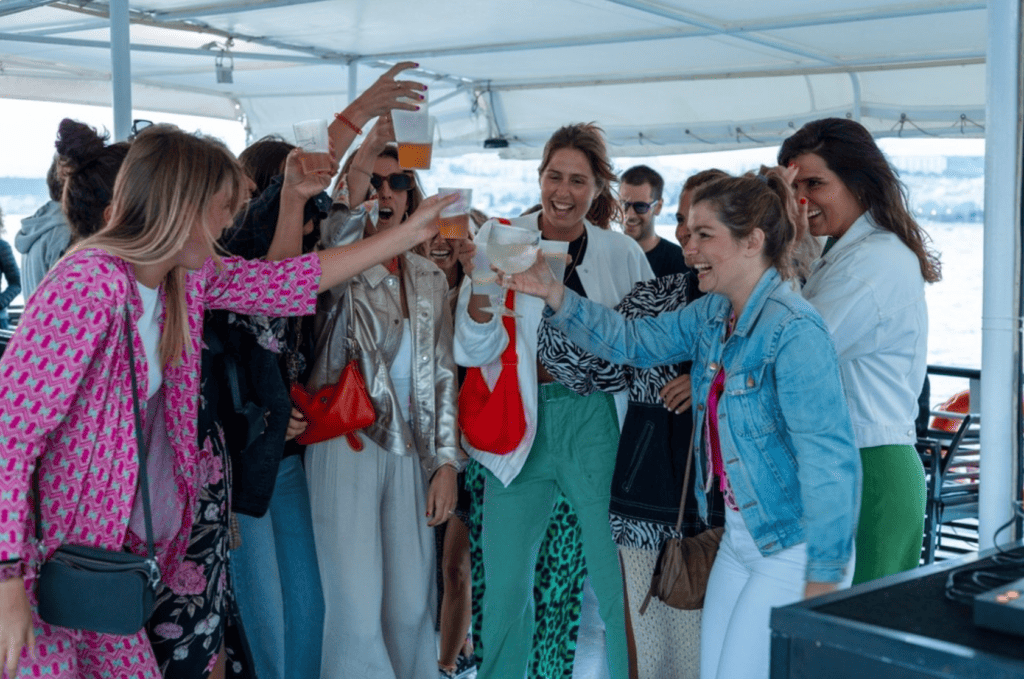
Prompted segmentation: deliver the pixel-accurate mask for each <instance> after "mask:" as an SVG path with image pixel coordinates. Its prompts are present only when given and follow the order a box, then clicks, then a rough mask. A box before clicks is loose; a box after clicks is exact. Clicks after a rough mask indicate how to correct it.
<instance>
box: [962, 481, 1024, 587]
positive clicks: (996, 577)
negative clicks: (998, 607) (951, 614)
mask: <svg viewBox="0 0 1024 679" xmlns="http://www.w3.org/2000/svg"><path fill="white" fill-rule="evenodd" d="M1013 513H1014V516H1013V517H1011V518H1010V520H1009V521H1007V522H1006V523H1004V524H1003V525H1002V526H1000V527H999V528H997V529H996V531H995V533H994V534H993V535H992V543H993V544H995V545H996V553H995V554H993V555H992V556H990V557H989V558H987V559H985V560H984V561H983V562H982V563H980V564H972V565H968V566H964V567H962V568H958V569H956V570H954V571H953V572H951V573H950V574H949V577H947V578H946V592H945V593H946V598H947V599H949V600H950V601H955V602H957V603H961V604H965V605H971V604H972V603H973V602H974V597H976V596H978V595H979V594H984V593H985V592H988V591H990V590H993V589H995V588H996V587H999V586H1001V585H1006V584H1009V583H1011V582H1014V581H1016V580H1020V579H1021V578H1022V577H1024V549H1021V548H1018V549H1015V550H1013V551H1006V550H1004V549H1003V548H1002V547H1000V546H999V545H998V542H997V541H996V538H997V537H998V536H999V534H1000V533H1002V532H1003V531H1004V530H1006V529H1007V528H1009V527H1010V526H1011V525H1012V524H1013V522H1014V520H1015V519H1016V517H1017V516H1018V515H1024V503H1021V502H1017V501H1015V502H1014V503H1013Z"/></svg>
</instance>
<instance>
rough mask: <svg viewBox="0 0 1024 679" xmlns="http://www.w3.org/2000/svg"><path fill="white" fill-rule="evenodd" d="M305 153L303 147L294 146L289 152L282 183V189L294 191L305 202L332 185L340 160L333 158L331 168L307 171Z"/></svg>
mask: <svg viewBox="0 0 1024 679" xmlns="http://www.w3.org/2000/svg"><path fill="white" fill-rule="evenodd" d="M304 153H305V152H304V151H303V150H302V149H301V148H294V149H292V150H291V151H290V152H289V153H288V157H287V158H286V159H285V162H284V181H283V183H282V184H281V190H282V191H294V192H295V194H296V195H297V196H298V197H300V198H301V199H302V201H303V204H305V202H306V201H307V200H309V199H310V198H312V197H313V196H315V195H317V194H318V193H320V192H321V191H324V190H325V189H326V188H327V187H328V186H330V183H331V178H332V177H333V176H334V175H335V174H336V173H337V172H338V161H336V160H334V159H333V158H332V164H331V169H330V170H325V171H322V172H309V173H307V172H306V170H305V168H303V166H302V156H303V154H304Z"/></svg>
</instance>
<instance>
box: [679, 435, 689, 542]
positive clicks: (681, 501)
mask: <svg viewBox="0 0 1024 679" xmlns="http://www.w3.org/2000/svg"><path fill="white" fill-rule="evenodd" d="M692 468H693V436H692V435H691V436H690V450H689V452H687V453H686V472H685V473H684V474H683V496H682V497H681V498H679V516H677V517H676V535H678V534H679V533H680V532H681V531H682V530H683V510H684V508H685V507H686V491H687V490H688V489H689V487H690V469H692Z"/></svg>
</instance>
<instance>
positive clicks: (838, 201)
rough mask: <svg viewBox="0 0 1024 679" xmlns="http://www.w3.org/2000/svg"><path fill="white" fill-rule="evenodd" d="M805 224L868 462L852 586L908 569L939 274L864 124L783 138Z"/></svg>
mask: <svg viewBox="0 0 1024 679" xmlns="http://www.w3.org/2000/svg"><path fill="white" fill-rule="evenodd" d="M779 163H780V164H787V165H790V166H792V167H795V168H796V178H795V180H794V182H795V183H794V186H795V188H796V197H797V198H799V199H800V201H801V203H802V207H801V212H802V215H803V218H804V220H805V226H806V228H809V229H810V232H811V234H812V235H814V236H827V237H828V245H827V246H826V248H825V252H824V253H823V254H822V255H821V257H820V258H819V259H818V260H817V261H816V262H815V263H814V265H813V268H812V269H811V271H810V275H809V276H808V278H807V283H806V284H805V285H804V288H803V294H804V297H805V298H806V299H807V301H809V302H810V303H811V304H813V305H814V308H815V309H817V310H818V312H819V313H820V314H821V316H822V318H824V319H825V323H826V325H828V328H829V331H830V332H831V333H832V339H833V340H834V341H835V344H836V350H837V352H838V353H839V369H840V371H841V372H842V375H843V389H844V391H845V392H846V400H847V402H848V403H849V405H850V416H851V418H852V420H853V431H854V434H855V435H856V437H857V446H858V447H859V448H860V456H861V464H862V465H863V466H864V496H863V498H862V502H861V514H860V522H859V524H858V527H857V568H856V571H855V573H854V576H853V582H854V584H858V583H861V582H867V581H868V580H874V579H875V578H880V577H882V576H885V575H891V574H893V573H899V572H901V571H905V570H909V569H911V568H915V567H916V566H917V565H918V563H919V562H920V559H921V536H922V534H923V532H924V508H925V480H924V468H923V466H922V465H921V458H920V457H919V456H918V454H917V450H916V449H915V447H914V443H915V442H916V441H917V428H916V426H915V419H916V417H917V415H918V396H919V395H920V394H921V389H922V386H923V384H924V379H925V373H926V372H927V369H928V306H927V302H926V300H925V294H924V284H925V283H926V282H927V283H934V282H936V281H938V280H939V279H940V278H941V275H942V274H941V268H940V265H939V260H938V257H937V255H936V254H935V253H934V252H933V251H932V250H931V249H930V248H929V247H928V242H929V239H928V235H927V234H926V233H925V232H924V230H923V229H922V228H921V226H920V225H919V224H918V223H917V222H916V221H915V220H914V218H913V216H912V215H911V213H910V209H909V207H908V205H907V196H906V191H905V189H904V187H903V185H902V184H901V183H900V181H899V179H898V178H897V176H896V174H895V172H894V171H893V170H892V168H891V167H890V166H889V163H888V161H886V159H885V156H884V155H882V151H881V150H880V149H879V148H878V146H877V145H876V144H875V141H874V139H872V138H871V133H870V132H868V131H867V130H866V129H865V128H864V126H863V125H861V124H860V123H857V122H854V121H852V120H847V119H846V118H825V119H822V120H815V121H812V122H809V123H807V124H806V125H804V126H803V127H801V128H800V129H799V130H797V131H796V133H795V134H793V136H791V137H789V138H788V139H786V141H784V142H783V144H782V148H781V149H780V150H779Z"/></svg>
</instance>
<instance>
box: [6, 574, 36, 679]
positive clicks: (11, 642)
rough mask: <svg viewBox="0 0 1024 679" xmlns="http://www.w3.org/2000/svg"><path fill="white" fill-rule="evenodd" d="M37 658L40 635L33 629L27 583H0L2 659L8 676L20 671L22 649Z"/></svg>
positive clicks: (18, 580) (20, 580)
mask: <svg viewBox="0 0 1024 679" xmlns="http://www.w3.org/2000/svg"><path fill="white" fill-rule="evenodd" d="M26 647H27V648H28V653H29V657H31V658H33V659H34V658H35V657H36V636H35V632H34V631H33V629H32V609H31V607H30V606H29V603H28V594H27V593H26V592H25V581H24V580H22V579H21V578H10V579H8V580H4V581H3V582H0V659H2V660H3V663H4V665H3V666H4V669H5V670H6V671H7V676H8V677H13V676H14V675H15V673H16V672H17V671H18V662H19V661H20V660H21V650H22V648H26Z"/></svg>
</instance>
